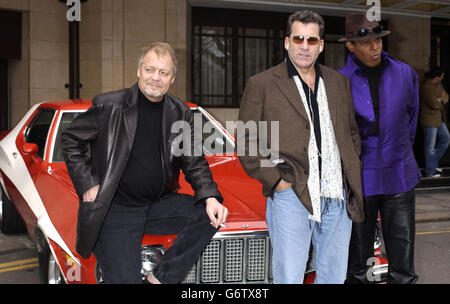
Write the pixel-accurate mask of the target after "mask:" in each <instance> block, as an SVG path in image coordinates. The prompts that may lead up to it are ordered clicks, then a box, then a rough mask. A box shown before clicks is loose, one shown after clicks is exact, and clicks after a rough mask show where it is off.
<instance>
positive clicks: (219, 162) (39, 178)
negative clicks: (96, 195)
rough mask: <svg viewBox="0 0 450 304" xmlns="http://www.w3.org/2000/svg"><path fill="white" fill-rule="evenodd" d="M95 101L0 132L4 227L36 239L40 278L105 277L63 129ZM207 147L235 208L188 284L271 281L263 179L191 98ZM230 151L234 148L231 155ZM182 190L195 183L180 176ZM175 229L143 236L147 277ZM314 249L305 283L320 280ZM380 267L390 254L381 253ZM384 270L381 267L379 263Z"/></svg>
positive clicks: (31, 114) (38, 114) (64, 106)
mask: <svg viewBox="0 0 450 304" xmlns="http://www.w3.org/2000/svg"><path fill="white" fill-rule="evenodd" d="M90 105H91V100H66V101H56V102H44V103H41V104H38V105H35V106H33V107H32V108H31V109H30V110H29V111H28V112H27V113H26V114H25V115H24V117H23V118H22V119H21V120H20V121H19V122H18V123H17V125H16V126H15V127H14V128H12V129H11V130H10V131H8V132H3V133H1V134H0V186H1V195H2V219H1V226H0V228H1V231H2V232H3V233H5V234H11V233H16V232H21V231H25V230H26V231H27V232H28V234H29V235H30V237H31V238H32V240H33V241H34V242H35V243H36V247H37V250H38V255H39V275H40V279H41V282H42V283H50V284H59V283H75V284H76V283H101V282H102V275H101V269H99V267H98V265H97V261H96V259H95V257H94V255H92V254H91V255H90V256H89V257H88V258H86V259H84V258H82V257H81V256H80V255H78V254H77V252H76V250H75V242H76V225H77V212H78V204H79V199H78V197H77V195H76V193H75V190H74V188H73V185H72V182H71V179H70V177H69V175H68V173H67V168H66V165H65V163H64V159H63V156H62V150H61V144H60V136H61V132H62V131H63V130H64V129H65V128H66V127H67V126H68V125H69V124H70V123H71V121H72V120H73V119H74V118H75V117H76V116H77V115H79V114H80V113H81V112H83V111H86V110H87V109H88V108H89V107H90ZM188 105H189V107H190V108H191V110H192V111H193V112H194V117H195V119H194V128H197V130H196V131H198V133H197V134H201V137H202V143H203V152H204V154H205V157H206V159H207V160H208V162H209V165H210V167H211V172H212V173H213V177H214V180H215V181H216V182H217V184H218V186H219V190H220V191H221V193H222V195H223V198H224V203H223V204H224V205H225V206H227V208H228V209H229V212H230V215H229V217H228V220H227V223H226V227H222V228H221V229H220V230H219V231H218V232H217V233H216V235H215V236H214V238H213V239H212V240H211V242H210V243H209V245H208V246H207V247H206V248H205V249H204V251H203V253H202V255H201V256H200V258H199V259H198V261H197V263H196V264H195V265H194V266H193V267H192V269H191V271H190V272H189V273H188V275H187V276H186V278H185V280H184V282H185V283H271V282H272V272H271V252H272V251H271V244H270V241H269V237H268V231H267V225H266V222H265V198H264V197H263V196H262V189H261V186H260V184H259V183H258V182H257V181H256V180H254V179H251V178H250V177H248V176H247V175H246V173H245V172H244V171H243V169H242V167H241V165H240V163H239V161H238V159H237V157H236V155H235V154H234V152H233V151H234V137H233V136H232V135H230V134H229V133H228V132H227V131H226V130H225V129H224V128H223V127H222V125H221V124H220V123H218V122H217V121H216V120H215V119H214V118H213V117H212V116H211V115H210V114H209V113H208V112H206V111H205V110H204V109H203V108H201V107H199V106H197V105H195V104H192V103H188ZM227 152H228V153H227ZM180 187H181V188H180V190H179V192H180V193H187V194H192V193H193V191H192V188H191V187H190V185H189V184H188V183H187V182H186V181H185V180H184V176H183V175H182V173H181V174H180ZM175 237H176V235H145V236H144V237H143V240H142V275H143V277H144V276H145V275H146V274H148V272H149V271H151V270H152V268H153V267H154V265H155V263H157V262H158V259H159V258H160V257H161V255H163V254H164V252H165V250H166V249H167V248H169V247H170V246H171V244H172V243H173V240H174V238H175ZM312 256H313V250H311V251H310V260H309V262H308V267H307V273H306V275H305V282H312V281H313V280H314V269H313V266H312ZM377 259H378V261H379V263H378V264H379V265H381V267H385V265H386V263H385V260H384V259H382V258H381V256H380V255H377ZM378 269H381V268H380V267H378Z"/></svg>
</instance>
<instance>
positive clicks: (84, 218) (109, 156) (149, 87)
mask: <svg viewBox="0 0 450 304" xmlns="http://www.w3.org/2000/svg"><path fill="white" fill-rule="evenodd" d="M175 73H176V57H175V53H174V51H173V49H172V48H171V47H170V45H169V44H167V43H161V42H157V43H153V44H151V45H150V46H149V47H145V48H143V49H142V53H141V57H140V58H139V66H138V71H137V77H138V82H137V83H136V84H135V85H133V86H132V87H131V88H126V89H122V90H118V91H113V92H108V93H104V94H100V95H98V96H96V97H95V98H94V99H93V101H92V107H90V108H89V109H88V110H87V111H86V112H84V113H82V114H80V115H79V116H78V117H76V118H75V119H74V120H73V122H72V123H71V125H70V126H69V127H68V128H67V129H66V130H65V131H64V132H63V134H62V136H61V142H62V146H63V153H64V158H65V161H66V164H67V169H68V172H69V175H70V177H71V179H72V182H73V185H74V187H75V190H76V192H77V194H78V196H79V197H80V205H79V210H78V223H77V251H78V253H79V254H80V255H81V256H82V257H84V258H87V257H88V256H89V255H90V254H91V252H93V253H94V255H95V257H96V258H97V261H98V263H99V266H100V269H101V271H102V274H103V279H104V282H105V283H142V276H141V241H142V237H143V235H144V234H146V233H148V234H178V236H177V238H176V239H175V241H174V242H173V245H172V246H171V247H170V248H169V249H168V250H167V251H166V252H165V254H164V255H163V257H162V258H161V260H160V261H159V263H158V264H157V266H156V267H155V268H154V269H153V272H152V273H151V274H150V275H149V276H148V278H147V279H148V280H149V281H150V282H151V283H178V282H181V281H182V280H183V279H184V277H185V275H186V273H187V271H188V270H189V269H190V268H191V266H192V265H193V264H194V263H195V261H196V260H197V258H198V256H199V255H200V253H201V251H202V250H203V249H204V247H205V246H206V245H207V244H208V243H209V241H210V240H211V238H212V237H213V235H214V234H215V233H216V231H217V229H218V228H219V226H220V225H221V224H222V223H224V222H225V221H226V217H227V215H228V210H227V208H226V207H224V206H222V205H221V202H222V201H223V198H222V196H221V194H220V192H219V191H218V189H217V185H216V183H215V182H214V181H213V179H212V174H211V171H210V170H209V166H208V163H207V161H206V160H205V158H204V157H203V156H196V155H197V154H195V153H193V151H194V148H195V142H194V139H193V136H192V134H193V114H192V112H191V110H190V108H189V107H188V106H187V105H186V104H185V103H184V102H182V101H180V100H179V99H177V98H176V97H174V96H172V95H170V94H167V91H168V90H169V87H170V85H171V84H173V82H174V79H175ZM180 121H181V122H186V123H187V124H188V125H190V126H191V130H190V131H191V134H190V135H191V136H190V140H191V145H190V146H191V147H192V149H191V151H189V150H188V151H186V150H183V151H184V152H185V153H183V154H182V155H181V156H175V155H173V153H172V152H171V151H172V147H171V146H172V143H173V141H174V140H176V139H177V138H179V135H180V134H178V133H173V132H172V130H171V129H172V124H173V123H175V122H180ZM180 131H181V130H180ZM184 135H185V134H184ZM183 138H186V137H183ZM89 149H90V155H89V153H88V151H89ZM189 152H190V153H189ZM180 169H181V170H182V171H183V173H184V175H185V177H186V180H187V181H188V182H189V183H190V184H191V186H192V188H193V190H194V193H195V194H194V197H192V196H190V195H185V194H178V193H177V190H178V188H179V187H178V178H179V172H180Z"/></svg>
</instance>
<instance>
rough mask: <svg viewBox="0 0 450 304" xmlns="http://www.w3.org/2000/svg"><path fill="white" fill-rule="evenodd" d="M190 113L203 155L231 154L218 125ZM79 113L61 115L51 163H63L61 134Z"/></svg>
mask: <svg viewBox="0 0 450 304" xmlns="http://www.w3.org/2000/svg"><path fill="white" fill-rule="evenodd" d="M192 111H193V113H194V136H199V137H201V141H202V146H203V154H204V155H215V154H225V153H233V151H234V143H233V141H232V140H230V139H229V137H228V136H227V135H226V134H225V132H224V131H223V130H222V128H221V126H220V124H219V123H216V122H214V121H212V120H210V119H209V118H208V117H207V116H206V115H205V114H204V113H202V111H200V110H199V109H198V108H197V109H193V110H192ZM80 113H81V112H73V111H72V112H63V113H62V115H61V119H60V121H59V125H58V131H57V133H56V139H55V145H54V149H53V156H52V162H64V157H63V154H62V149H61V133H62V132H63V131H64V129H65V128H67V127H68V126H69V124H70V123H71V122H72V120H73V119H74V118H75V117H77V116H78V115H79V114H80ZM88 153H89V152H88Z"/></svg>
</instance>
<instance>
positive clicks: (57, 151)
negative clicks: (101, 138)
mask: <svg viewBox="0 0 450 304" xmlns="http://www.w3.org/2000/svg"><path fill="white" fill-rule="evenodd" d="M79 114H80V112H65V113H63V114H62V115H61V120H60V122H59V126H58V131H57V133H56V139H55V146H54V148H53V156H52V162H63V161H64V157H63V153H62V147H61V133H62V132H63V131H64V130H65V129H66V128H67V127H68V126H69V125H70V123H71V122H72V120H74V118H75V117H77V116H78V115H79ZM88 153H90V152H89V151H88Z"/></svg>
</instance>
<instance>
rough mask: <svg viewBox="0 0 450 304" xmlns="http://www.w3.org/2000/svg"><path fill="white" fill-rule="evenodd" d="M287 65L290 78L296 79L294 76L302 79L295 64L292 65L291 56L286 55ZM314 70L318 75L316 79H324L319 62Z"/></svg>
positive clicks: (315, 64)
mask: <svg viewBox="0 0 450 304" xmlns="http://www.w3.org/2000/svg"><path fill="white" fill-rule="evenodd" d="M286 65H287V72H288V76H289V78H294V76H299V77H300V74H299V73H298V71H297V69H296V68H295V66H294V64H293V63H292V61H291V58H289V56H287V55H286ZM314 69H315V71H316V75H317V76H316V77H322V73H321V71H320V67H319V63H317V60H316V62H315V63H314ZM300 78H301V77H300Z"/></svg>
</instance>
